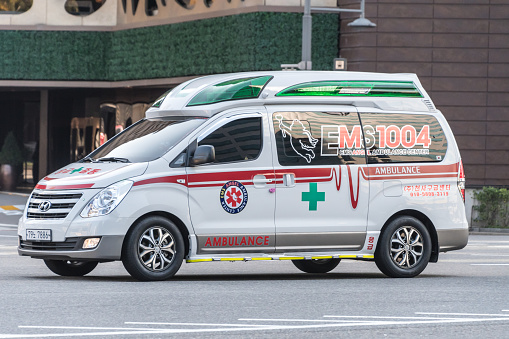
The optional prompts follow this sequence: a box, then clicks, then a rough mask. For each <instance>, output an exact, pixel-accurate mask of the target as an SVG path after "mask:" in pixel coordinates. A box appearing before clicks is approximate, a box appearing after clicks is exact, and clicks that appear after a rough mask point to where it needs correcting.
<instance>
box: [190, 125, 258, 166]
mask: <svg viewBox="0 0 509 339" xmlns="http://www.w3.org/2000/svg"><path fill="white" fill-rule="evenodd" d="M261 123H262V119H261V118H245V119H238V120H234V121H232V122H229V123H227V124H226V125H224V126H222V127H219V128H218V129H217V130H215V131H214V132H212V133H211V134H209V135H208V136H206V137H205V138H204V139H202V140H201V141H200V142H199V143H198V144H199V145H212V146H214V149H215V151H216V161H215V163H222V162H231V161H243V160H251V159H255V158H257V157H258V155H259V154H260V151H261V149H262V125H261Z"/></svg>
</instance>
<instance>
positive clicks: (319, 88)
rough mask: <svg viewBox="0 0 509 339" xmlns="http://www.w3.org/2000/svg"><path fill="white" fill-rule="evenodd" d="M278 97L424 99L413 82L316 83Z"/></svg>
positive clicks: (304, 84) (297, 87) (284, 92)
mask: <svg viewBox="0 0 509 339" xmlns="http://www.w3.org/2000/svg"><path fill="white" fill-rule="evenodd" d="M276 96H356V97H358V96H366V97H402V98H422V97H423V95H422V94H421V92H419V90H418V89H417V87H416V86H415V84H414V83H413V82H412V81H315V82H307V83H303V84H299V85H295V86H291V87H288V88H286V89H284V90H282V91H281V92H279V93H278V94H276Z"/></svg>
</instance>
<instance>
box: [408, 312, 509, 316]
mask: <svg viewBox="0 0 509 339" xmlns="http://www.w3.org/2000/svg"><path fill="white" fill-rule="evenodd" d="M415 314H425V315H457V316H475V317H479V316H481V317H500V316H502V317H509V314H496V313H495V314H492V313H431V312H415Z"/></svg>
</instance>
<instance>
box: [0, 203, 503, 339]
mask: <svg viewBox="0 0 509 339" xmlns="http://www.w3.org/2000/svg"><path fill="white" fill-rule="evenodd" d="M0 202H1V200H0ZM0 205H1V204H0ZM9 217H10V216H9ZM5 218H6V216H5V215H4V216H2V215H0V224H1V225H2V226H0V339H2V338H44V337H47V338H53V337H83V338H85V337H99V338H115V337H117V338H177V337H183V338H225V337H242V338H244V337H248V338H339V337H343V338H386V337H389V338H391V337H392V338H403V337H438V338H479V337H483V338H506V337H507V336H508V334H507V333H509V289H508V282H509V236H503V235H502V236H500V235H499V236H483V235H474V236H471V237H470V242H469V245H468V246H467V248H465V249H463V250H461V251H455V252H451V253H446V254H441V257H440V260H439V262H438V263H436V264H430V265H429V266H428V268H426V270H425V271H424V272H423V273H422V274H421V275H420V276H419V277H417V278H412V279H391V278H386V277H384V276H383V275H382V274H381V273H380V272H379V271H378V269H377V268H376V266H375V264H374V263H371V262H358V261H348V260H343V261H342V262H341V264H340V265H339V266H338V267H337V268H336V269H335V270H334V271H332V272H331V273H328V274H325V275H312V274H305V273H300V272H299V271H298V270H297V269H296V268H295V267H294V266H293V264H292V263H290V262H247V263H241V262H235V263H228V262H218V263H194V264H183V266H182V268H181V270H180V271H179V272H178V273H177V275H176V276H175V278H174V279H173V280H171V281H166V282H150V283H145V282H137V281H134V280H133V279H132V278H131V277H130V276H129V275H128V274H127V272H126V271H125V270H124V268H123V266H122V264H121V263H118V262H115V263H106V264H100V265H99V266H98V267H97V268H96V269H95V270H94V271H93V272H92V273H90V274H89V275H88V276H85V277H82V278H67V277H59V276H56V275H54V274H53V273H51V272H50V271H49V270H48V269H47V268H46V267H45V265H44V263H43V262H42V261H41V260H36V259H30V258H26V257H19V256H18V255H17V252H16V245H17V239H16V230H15V228H13V227H10V226H5V225H8V224H9V223H7V222H5V221H4V220H5ZM9 220H10V219H9Z"/></svg>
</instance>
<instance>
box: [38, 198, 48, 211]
mask: <svg viewBox="0 0 509 339" xmlns="http://www.w3.org/2000/svg"><path fill="white" fill-rule="evenodd" d="M50 208H51V201H48V200H46V201H43V202H41V203H40V204H39V207H38V209H39V211H41V212H47V211H48V210H49V209H50Z"/></svg>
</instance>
